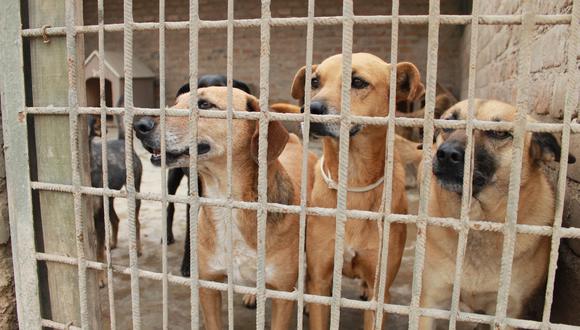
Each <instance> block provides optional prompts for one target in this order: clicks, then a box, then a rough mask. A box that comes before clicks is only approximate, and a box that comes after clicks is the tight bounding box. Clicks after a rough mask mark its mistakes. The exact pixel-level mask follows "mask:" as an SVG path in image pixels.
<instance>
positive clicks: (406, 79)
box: [292, 53, 423, 138]
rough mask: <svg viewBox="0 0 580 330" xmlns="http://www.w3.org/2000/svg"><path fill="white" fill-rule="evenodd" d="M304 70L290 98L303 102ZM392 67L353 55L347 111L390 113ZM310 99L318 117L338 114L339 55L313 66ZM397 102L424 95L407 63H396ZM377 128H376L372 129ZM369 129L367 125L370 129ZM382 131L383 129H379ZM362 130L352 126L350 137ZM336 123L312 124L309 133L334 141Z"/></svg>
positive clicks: (417, 75)
mask: <svg viewBox="0 0 580 330" xmlns="http://www.w3.org/2000/svg"><path fill="white" fill-rule="evenodd" d="M305 71H306V67H303V68H301V69H300V70H298V72H297V73H296V76H295V77H294V82H293V84H292V97H294V98H295V99H297V100H299V101H300V102H301V104H303V103H304V83H305V76H306V74H305V73H306V72H305ZM390 74H391V64H389V63H386V62H385V61H383V60H381V59H380V58H378V57H376V56H374V55H371V54H367V53H356V54H353V55H352V72H351V75H352V76H351V77H352V78H351V79H352V82H351V89H350V99H351V100H350V101H351V105H350V109H351V113H352V114H354V115H359V116H371V117H384V116H387V115H388V113H389V90H390V88H389V81H390V78H389V77H390ZM311 86H312V96H311V103H310V112H311V113H313V114H317V115H327V114H330V115H337V114H340V112H341V100H342V97H341V94H342V93H341V88H342V55H335V56H332V57H329V58H327V59H326V60H324V61H323V62H322V63H320V64H318V65H313V66H312V80H311ZM396 90H397V95H396V98H397V101H401V100H410V101H412V100H415V99H416V98H417V97H419V96H421V94H422V93H423V84H422V83H421V75H420V73H419V71H418V70H417V68H416V67H415V65H413V64H412V63H409V62H403V63H399V64H397V88H396ZM374 127H375V128H378V127H377V126H374ZM369 128H370V126H369ZM382 129H383V130H384V129H385V128H384V127H382ZM361 130H363V127H362V126H361V125H358V124H357V125H353V126H352V127H351V130H350V135H351V136H354V135H356V134H359V133H360V132H361ZM339 131H340V124H339V123H311V132H312V133H313V134H314V135H318V136H328V137H334V138H337V137H338V136H339Z"/></svg>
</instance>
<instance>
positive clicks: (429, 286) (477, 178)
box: [420, 100, 575, 329]
mask: <svg viewBox="0 0 580 330" xmlns="http://www.w3.org/2000/svg"><path fill="white" fill-rule="evenodd" d="M515 117H516V109H515V108H514V107H513V106H511V105H509V104H505V103H502V102H499V101H486V100H476V101H475V118H476V119H478V120H489V121H505V122H512V121H514V120H515ZM442 118H443V119H459V120H465V119H466V118H467V101H462V102H460V103H458V104H456V105H455V106H453V107H451V108H450V109H449V110H447V111H446V112H445V113H444V114H443V116H442ZM531 120H532V119H530V121H531ZM436 134H438V136H437V139H436V144H435V147H434V157H433V173H432V175H433V177H432V180H431V187H430V189H431V190H430V199H429V215H430V216H435V217H453V218H459V217H460V209H461V192H462V182H463V160H464V155H465V144H466V139H467V136H466V134H465V130H450V129H446V130H439V131H437V132H436ZM473 137H474V140H473V141H474V153H473V167H474V168H473V181H472V187H473V188H472V199H471V205H470V210H469V218H470V219H476V220H486V221H492V222H500V223H503V222H504V221H505V219H506V208H507V199H508V198H507V197H508V186H509V174H510V166H511V163H512V140H513V138H512V134H511V132H499V131H474V135H473ZM544 160H556V161H559V160H560V146H559V145H558V142H557V140H556V139H555V138H554V136H553V135H551V134H549V133H527V134H526V137H525V146H524V149H523V164H522V176H521V186H520V200H519V207H518V218H517V222H518V223H519V224H528V225H542V226H551V225H552V222H553V219H554V192H553V191H552V188H551V186H550V184H549V183H548V180H547V179H546V176H545V174H544V173H543V172H542V170H541V168H540V163H541V162H542V161H544ZM574 160H575V159H574V157H573V156H571V157H570V159H569V162H574ZM457 239H458V234H457V232H455V231H454V230H451V229H448V228H443V227H437V226H429V227H428V231H427V243H426V259H425V270H424V274H423V292H422V295H421V306H422V307H428V308H442V309H449V308H450V306H451V294H452V288H453V275H454V271H455V260H456V251H457ZM502 244H503V235H502V233H492V232H484V231H476V230H471V231H470V232H469V235H468V240H467V249H466V254H465V259H464V263H463V270H462V271H463V277H462V281H461V296H460V299H461V306H462V307H463V308H462V309H463V310H464V311H469V312H483V313H486V314H489V315H493V314H494V313H495V307H496V299H497V290H498V286H499V274H500V261H501V256H502ZM549 251H550V246H549V238H548V237H543V236H537V235H523V234H518V235H517V240H516V248H515V254H514V259H513V270H512V278H511V285H510V291H509V301H508V310H507V315H508V317H522V313H523V312H524V307H525V306H526V302H527V301H528V299H529V298H530V296H531V295H532V294H533V293H534V291H535V290H536V289H539V288H541V287H542V286H544V285H545V281H546V273H547V265H548V255H549ZM434 326H435V325H434V320H433V319H430V318H422V319H421V326H420V328H421V329H433V328H434Z"/></svg>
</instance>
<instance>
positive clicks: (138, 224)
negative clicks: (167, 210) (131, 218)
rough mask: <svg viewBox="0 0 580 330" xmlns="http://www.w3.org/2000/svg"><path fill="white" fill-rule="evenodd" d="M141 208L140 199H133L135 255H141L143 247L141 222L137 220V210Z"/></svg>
mask: <svg viewBox="0 0 580 330" xmlns="http://www.w3.org/2000/svg"><path fill="white" fill-rule="evenodd" d="M140 210H141V200H140V199H137V200H135V229H136V231H137V255H138V256H141V255H142V254H143V248H142V247H141V222H140V221H139V211H140Z"/></svg>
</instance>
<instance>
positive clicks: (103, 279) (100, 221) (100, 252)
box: [93, 201, 107, 288]
mask: <svg viewBox="0 0 580 330" xmlns="http://www.w3.org/2000/svg"><path fill="white" fill-rule="evenodd" d="M93 220H94V222H95V231H96V234H97V261H99V262H104V261H105V214H104V211H103V205H102V201H101V204H99V206H97V209H96V210H95V213H94V218H93ZM97 283H98V285H99V288H104V287H105V285H106V283H107V275H106V273H105V271H104V270H103V271H99V272H97Z"/></svg>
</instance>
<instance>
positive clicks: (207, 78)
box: [175, 74, 252, 97]
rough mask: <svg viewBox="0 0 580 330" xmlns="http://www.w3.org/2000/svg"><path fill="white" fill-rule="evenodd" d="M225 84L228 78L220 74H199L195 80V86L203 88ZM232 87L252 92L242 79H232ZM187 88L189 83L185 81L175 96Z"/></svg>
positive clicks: (183, 92)
mask: <svg viewBox="0 0 580 330" xmlns="http://www.w3.org/2000/svg"><path fill="white" fill-rule="evenodd" d="M227 85H228V80H227V78H226V76H224V75H221V74H206V75H203V76H201V77H200V78H199V79H198V80H197V88H205V87H211V86H224V87H225V86H227ZM232 87H233V88H237V89H241V90H243V91H244V92H246V93H248V94H252V92H251V91H250V87H249V86H248V85H247V84H246V83H245V82H243V81H239V80H236V79H233V81H232ZM189 90H190V87H189V83H186V84H184V85H183V86H181V87H180V88H179V90H178V91H177V95H176V96H175V97H179V95H181V94H185V93H187V92H189Z"/></svg>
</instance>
